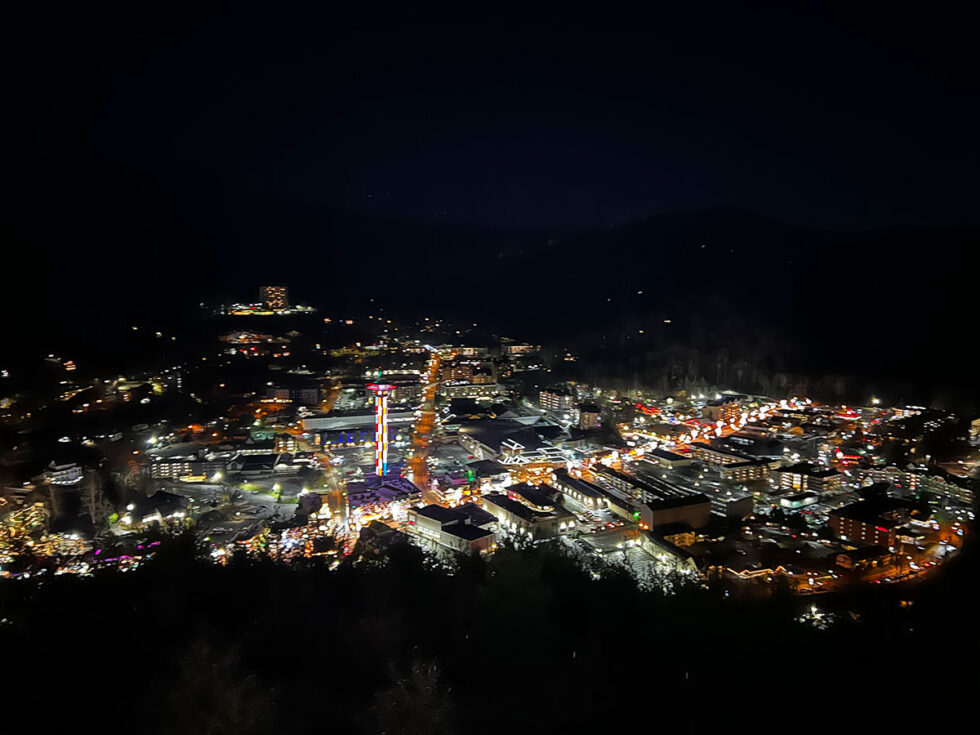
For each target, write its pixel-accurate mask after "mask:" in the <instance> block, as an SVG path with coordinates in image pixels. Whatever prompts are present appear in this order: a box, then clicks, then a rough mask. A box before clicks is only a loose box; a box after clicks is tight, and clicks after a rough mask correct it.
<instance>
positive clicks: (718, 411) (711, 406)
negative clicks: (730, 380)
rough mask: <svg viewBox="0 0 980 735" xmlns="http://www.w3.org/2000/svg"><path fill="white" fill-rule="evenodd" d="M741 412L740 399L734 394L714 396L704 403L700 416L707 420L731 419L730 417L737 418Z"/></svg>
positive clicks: (726, 420)
mask: <svg viewBox="0 0 980 735" xmlns="http://www.w3.org/2000/svg"><path fill="white" fill-rule="evenodd" d="M741 413H742V401H741V399H739V398H736V397H735V396H723V397H721V398H716V399H714V400H712V401H708V403H707V404H705V406H704V409H702V411H701V416H702V417H703V418H706V419H707V420H708V421H725V422H728V421H731V420H732V419H735V418H738V417H739V415H740V414H741Z"/></svg>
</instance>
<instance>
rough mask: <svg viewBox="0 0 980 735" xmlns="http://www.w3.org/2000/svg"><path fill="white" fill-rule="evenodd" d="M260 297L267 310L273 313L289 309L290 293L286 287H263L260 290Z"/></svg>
mask: <svg viewBox="0 0 980 735" xmlns="http://www.w3.org/2000/svg"><path fill="white" fill-rule="evenodd" d="M259 297H260V299H261V301H262V303H263V304H264V305H265V306H266V308H268V309H271V310H272V311H283V310H285V309H288V308H289V291H288V290H287V289H286V287H285V286H263V287H262V288H261V289H259Z"/></svg>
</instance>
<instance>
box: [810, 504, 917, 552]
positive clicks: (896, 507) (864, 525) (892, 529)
mask: <svg viewBox="0 0 980 735" xmlns="http://www.w3.org/2000/svg"><path fill="white" fill-rule="evenodd" d="M911 516H912V512H911V510H910V508H909V506H908V505H906V504H905V503H904V502H902V501H901V500H896V499H894V498H887V497H885V498H872V499H869V500H862V501H860V502H857V503H852V504H851V505H845V506H844V507H842V508H837V509H836V510H832V511H831V512H830V517H829V519H828V521H827V525H828V526H830V528H831V529H832V530H833V532H834V533H836V534H837V535H838V536H840V538H841V540H843V541H848V542H860V543H862V544H869V545H874V546H884V547H885V548H894V547H895V546H896V543H897V540H898V539H897V537H898V533H899V526H901V525H902V524H903V523H906V522H907V521H909V520H910V518H911Z"/></svg>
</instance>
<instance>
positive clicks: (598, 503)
mask: <svg viewBox="0 0 980 735" xmlns="http://www.w3.org/2000/svg"><path fill="white" fill-rule="evenodd" d="M555 486H556V487H557V488H558V489H559V490H561V491H562V493H563V494H564V495H565V497H567V498H571V499H572V500H574V501H575V502H576V503H578V504H579V505H582V506H585V507H586V508H589V509H590V510H595V509H597V508H605V507H606V500H605V498H606V494H605V493H604V492H603V491H602V488H600V487H598V486H596V485H593V484H592V483H591V482H589V481H588V480H583V479H581V478H579V477H573V476H572V475H570V474H569V473H568V470H566V469H565V468H564V467H559V468H558V469H556V470H555Z"/></svg>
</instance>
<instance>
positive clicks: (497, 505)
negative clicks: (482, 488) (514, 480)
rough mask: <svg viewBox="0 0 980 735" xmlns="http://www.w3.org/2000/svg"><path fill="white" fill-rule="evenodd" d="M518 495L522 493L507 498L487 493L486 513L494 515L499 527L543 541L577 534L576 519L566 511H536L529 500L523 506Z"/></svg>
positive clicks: (541, 508)
mask: <svg viewBox="0 0 980 735" xmlns="http://www.w3.org/2000/svg"><path fill="white" fill-rule="evenodd" d="M511 487H513V486H511ZM508 490H510V488H508ZM516 495H519V493H512V492H508V495H504V494H503V493H487V494H486V495H484V496H483V498H482V500H483V505H484V507H485V508H486V509H487V511H489V512H490V513H491V514H493V515H494V516H495V517H496V519H497V521H498V522H499V525H500V527H501V528H504V529H506V530H507V531H508V532H509V533H511V534H514V535H524V536H527V537H528V538H531V539H541V538H551V537H553V536H558V535H559V534H563V533H570V532H571V531H573V530H574V528H575V518H574V516H572V514H571V513H569V512H568V511H567V510H565V509H564V508H562V507H560V506H556V505H550V506H547V507H548V508H549V509H548V510H545V509H544V508H543V507H539V508H534V507H531V505H530V504H529V503H528V502H527V501H526V500H525V502H521V500H517V499H515V497H516ZM511 496H515V497H511ZM522 497H523V496H522Z"/></svg>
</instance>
